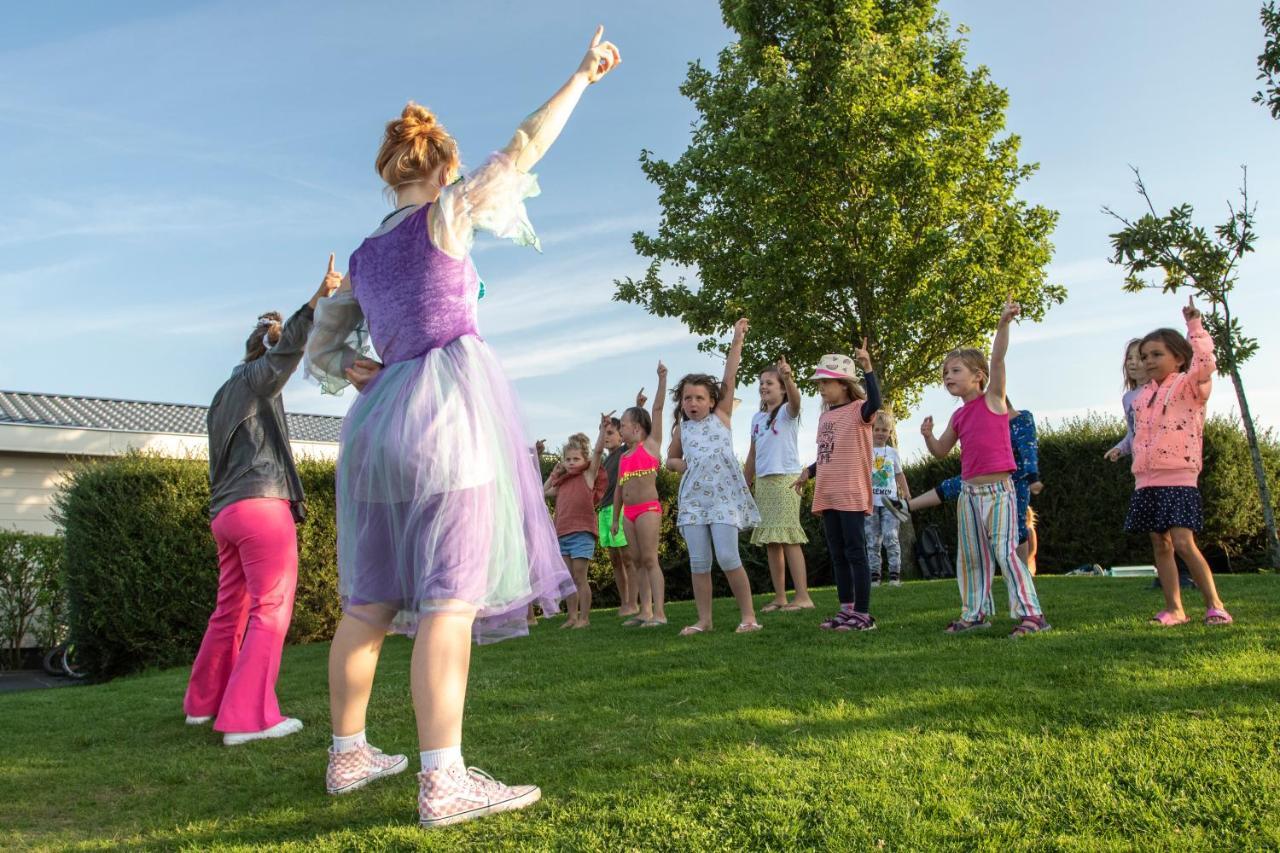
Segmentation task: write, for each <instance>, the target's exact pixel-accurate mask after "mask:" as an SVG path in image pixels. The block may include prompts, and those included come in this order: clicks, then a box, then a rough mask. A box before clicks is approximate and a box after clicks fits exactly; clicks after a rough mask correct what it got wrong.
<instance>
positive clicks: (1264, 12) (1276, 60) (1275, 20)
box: [1253, 0, 1280, 119]
mask: <svg viewBox="0 0 1280 853" xmlns="http://www.w3.org/2000/svg"><path fill="white" fill-rule="evenodd" d="M1258 18H1259V19H1260V20H1261V21H1262V32H1263V34H1264V35H1265V36H1266V42H1265V43H1264V45H1263V48H1262V53H1260V54H1258V79H1259V80H1261V81H1263V82H1262V88H1261V89H1259V90H1258V91H1257V92H1254V94H1253V102H1254V103H1255V104H1262V105H1263V106H1265V107H1266V108H1267V110H1268V111H1270V113H1271V117H1272V118H1274V119H1280V9H1276V4H1275V2H1274V0H1271V2H1267V3H1264V4H1263V6H1262V9H1261V10H1259V12H1258Z"/></svg>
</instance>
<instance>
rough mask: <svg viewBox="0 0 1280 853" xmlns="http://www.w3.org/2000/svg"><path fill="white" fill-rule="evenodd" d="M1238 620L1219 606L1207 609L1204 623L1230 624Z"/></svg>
mask: <svg viewBox="0 0 1280 853" xmlns="http://www.w3.org/2000/svg"><path fill="white" fill-rule="evenodd" d="M1234 621H1236V620H1234V619H1232V618H1231V614H1230V613H1228V612H1227V611H1225V610H1222V609H1221V608H1218V607H1210V608H1209V609H1208V610H1206V611H1205V614H1204V624H1206V625H1230V624H1231V623H1232V622H1234Z"/></svg>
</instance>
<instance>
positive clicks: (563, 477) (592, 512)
mask: <svg viewBox="0 0 1280 853" xmlns="http://www.w3.org/2000/svg"><path fill="white" fill-rule="evenodd" d="M609 425H610V424H609V416H608V415H603V416H601V418H600V437H599V438H598V439H596V452H595V453H592V451H591V446H590V444H589V443H588V439H587V436H586V433H581V432H580V433H577V434H576V435H571V436H569V440H568V441H567V442H566V443H565V445H564V449H563V450H562V451H561V452H560V461H559V462H557V463H556V466H555V467H554V468H552V469H551V474H550V475H548V477H547V481H546V482H545V483H543V485H542V489H543V492H544V493H545V494H546V495H547V497H549V498H555V502H556V519H555V521H556V536H557V537H558V538H559V540H560V556H561V557H562V558H563V559H564V565H565V568H567V569H568V570H569V573H570V574H571V575H573V584H574V586H575V587H577V589H578V591H577V592H576V593H574V594H572V595H570V596H569V597H568V599H567V601H566V603H567V604H568V606H569V618H568V619H567V620H565V623H564V624H563V625H561V626H560V627H561V628H585V627H587V626H588V625H590V624H591V581H590V579H589V578H588V577H587V567H588V566H590V565H591V558H592V557H593V556H595V553H596V534H597V524H596V502H595V486H596V474H597V473H598V471H599V470H600V452H599V451H600V447H601V445H603V443H604V432H605V428H606V427H608V426H609Z"/></svg>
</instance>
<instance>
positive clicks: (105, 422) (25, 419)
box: [0, 391, 342, 444]
mask: <svg viewBox="0 0 1280 853" xmlns="http://www.w3.org/2000/svg"><path fill="white" fill-rule="evenodd" d="M208 412H209V408H208V406H188V405H183V404H181V403H147V402H142V401H138V400H108V399H103V398H101V397H70V396H67V395H64V394H28V393H25V392H22V391H0V425H3V424H21V425H25V426H57V427H72V428H78V429H109V430H116V431H119V432H158V433H172V434H175V435H204V434H205V433H206V429H205V416H206V415H207V414H208ZM287 417H288V421H289V438H290V439H292V440H293V441H327V442H333V443H335V444H336V443H337V441H338V433H339V432H340V431H341V429H342V418H339V417H334V416H333V415H299V414H294V413H293V412H289V413H288V415H287Z"/></svg>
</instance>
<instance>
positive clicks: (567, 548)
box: [560, 532, 596, 560]
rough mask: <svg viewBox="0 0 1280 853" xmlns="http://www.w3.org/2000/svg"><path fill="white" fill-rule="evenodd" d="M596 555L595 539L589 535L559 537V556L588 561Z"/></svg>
mask: <svg viewBox="0 0 1280 853" xmlns="http://www.w3.org/2000/svg"><path fill="white" fill-rule="evenodd" d="M595 554H596V537H594V536H592V535H591V534H590V533H583V532H578V533H566V534H565V535H564V536H561V537H560V556H562V557H568V558H570V559H572V560H590V559H591V558H592V557H594V556H595Z"/></svg>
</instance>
